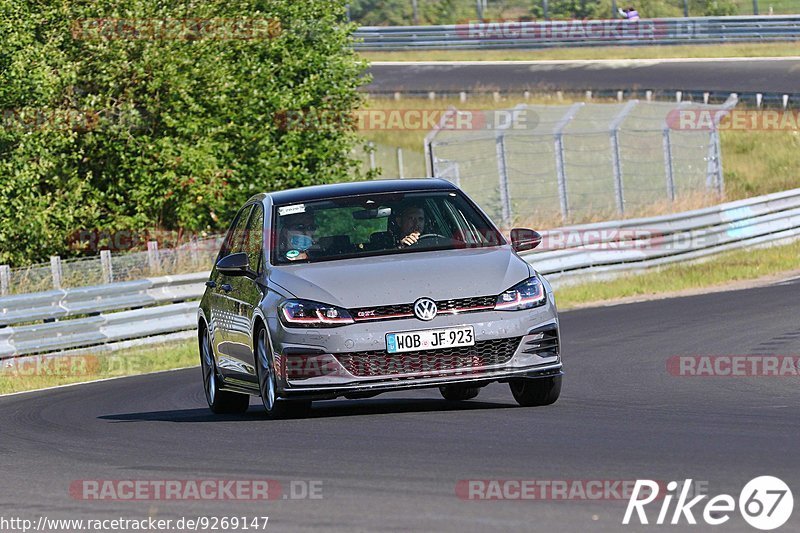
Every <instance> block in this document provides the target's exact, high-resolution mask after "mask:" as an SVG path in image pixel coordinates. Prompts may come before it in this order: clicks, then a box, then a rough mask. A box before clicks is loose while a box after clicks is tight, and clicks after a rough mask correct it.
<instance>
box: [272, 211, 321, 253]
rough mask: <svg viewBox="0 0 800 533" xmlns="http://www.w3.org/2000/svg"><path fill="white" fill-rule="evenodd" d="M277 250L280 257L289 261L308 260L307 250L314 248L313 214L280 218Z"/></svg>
mask: <svg viewBox="0 0 800 533" xmlns="http://www.w3.org/2000/svg"><path fill="white" fill-rule="evenodd" d="M280 222H281V229H280V235H279V240H278V250H279V251H280V255H281V257H284V258H286V259H288V260H289V261H302V260H306V259H308V253H309V252H308V250H309V248H311V247H312V246H314V244H315V241H314V236H315V234H316V232H317V223H316V220H315V217H314V213H313V212H311V211H306V212H305V213H297V214H294V215H288V216H286V217H281V220H280Z"/></svg>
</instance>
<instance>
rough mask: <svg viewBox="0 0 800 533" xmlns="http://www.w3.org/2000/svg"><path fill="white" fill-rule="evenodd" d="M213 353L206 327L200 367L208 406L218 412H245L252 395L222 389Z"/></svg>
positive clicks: (203, 335) (202, 338) (201, 341)
mask: <svg viewBox="0 0 800 533" xmlns="http://www.w3.org/2000/svg"><path fill="white" fill-rule="evenodd" d="M212 354H213V351H212V348H211V339H209V338H208V329H206V328H204V329H203V334H202V336H201V337H200V368H201V369H202V370H203V389H205V392H206V401H207V402H208V408H209V409H211V412H213V413H216V414H231V413H244V412H245V411H247V408H248V407H249V406H250V395H249V394H238V393H236V392H229V391H224V390H220V387H219V384H220V378H219V376H218V375H217V367H216V363H215V362H214V356H213V355H212Z"/></svg>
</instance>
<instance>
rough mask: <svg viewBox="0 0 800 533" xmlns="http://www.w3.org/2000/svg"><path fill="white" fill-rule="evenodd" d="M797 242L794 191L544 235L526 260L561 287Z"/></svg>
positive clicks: (799, 196) (797, 192)
mask: <svg viewBox="0 0 800 533" xmlns="http://www.w3.org/2000/svg"><path fill="white" fill-rule="evenodd" d="M798 237H800V189H793V190H790V191H785V192H779V193H774V194H769V195H766V196H760V197H756V198H749V199H746V200H739V201H736V202H729V203H725V204H721V205H718V206H714V207H709V208H703V209H697V210H693V211H686V212H683V213H677V214H674V215H664V216H658V217H649V218H640V219H628V220H622V221H612V222H603V223H598V224H585V225H577V226H570V227H566V228H561V229H557V230H553V231H547V232H543V243H544V244H543V246H542V249H541V250H539V251H534V252H533V253H529V254H525V255H524V256H523V257H524V258H525V260H526V261H528V262H529V263H531V264H532V265H533V266H534V267H535V268H536V269H537V271H539V272H541V273H542V274H544V275H546V276H547V278H548V280H550V281H552V282H554V284H555V285H559V284H561V283H564V282H576V281H583V280H585V279H586V278H587V277H588V278H603V277H608V276H609V275H615V274H618V273H620V272H629V271H636V270H644V269H648V268H652V267H655V266H661V265H666V264H670V263H676V262H680V261H689V260H693V259H698V258H701V257H704V256H707V255H711V254H716V253H720V252H723V251H727V250H733V249H736V248H744V247H748V246H757V245H762V244H768V243H771V242H775V241H781V240H788V239H795V238H798ZM553 248H555V249H553Z"/></svg>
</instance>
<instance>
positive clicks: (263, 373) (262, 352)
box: [256, 328, 311, 418]
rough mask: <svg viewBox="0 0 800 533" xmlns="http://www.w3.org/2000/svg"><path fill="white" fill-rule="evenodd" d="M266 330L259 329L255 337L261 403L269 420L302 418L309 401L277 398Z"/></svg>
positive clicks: (309, 403) (276, 387) (309, 404)
mask: <svg viewBox="0 0 800 533" xmlns="http://www.w3.org/2000/svg"><path fill="white" fill-rule="evenodd" d="M270 353H271V350H270V349H269V342H268V341H267V330H266V329H264V328H261V329H260V330H258V335H257V337H256V359H257V363H258V388H259V391H260V392H261V402H262V403H263V404H264V410H265V411H266V412H267V416H268V417H270V418H297V417H302V416H304V415H305V414H306V413H308V411H309V410H310V409H311V402H310V401H309V400H283V399H280V398H278V381H277V379H276V377H275V370H274V366H273V365H272V357H271V355H270Z"/></svg>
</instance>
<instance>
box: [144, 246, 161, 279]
mask: <svg viewBox="0 0 800 533" xmlns="http://www.w3.org/2000/svg"><path fill="white" fill-rule="evenodd" d="M147 264H148V266H149V267H150V272H158V271H159V270H161V258H160V257H159V255H158V242H156V241H147Z"/></svg>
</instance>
